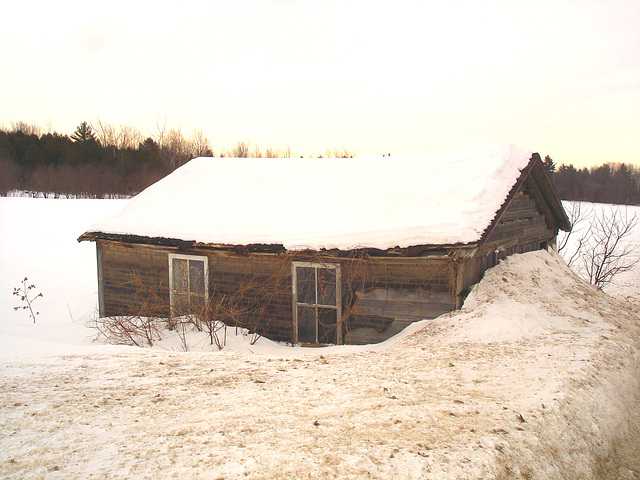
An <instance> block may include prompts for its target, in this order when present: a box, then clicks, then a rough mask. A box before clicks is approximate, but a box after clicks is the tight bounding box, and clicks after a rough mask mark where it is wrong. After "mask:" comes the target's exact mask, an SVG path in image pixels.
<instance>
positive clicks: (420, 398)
mask: <svg viewBox="0 0 640 480" xmlns="http://www.w3.org/2000/svg"><path fill="white" fill-rule="evenodd" d="M7 200H10V201H18V200H23V201H24V202H28V203H25V204H20V203H19V202H18V203H17V204H16V203H10V204H8V203H6V202H7ZM31 202H34V200H32V199H14V200H12V199H0V215H2V220H3V227H4V226H5V225H8V226H9V227H8V230H9V231H11V232H13V233H14V234H15V235H13V234H7V233H5V232H6V230H5V229H3V230H2V231H1V232H0V234H1V235H3V236H2V237H1V238H2V242H3V243H2V245H3V247H4V246H5V245H8V246H10V247H11V248H10V249H7V248H2V249H1V250H0V266H2V267H3V270H2V277H1V278H0V282H1V283H2V285H1V289H0V290H2V294H3V295H4V294H6V291H7V290H8V291H10V290H11V286H12V284H13V281H11V280H7V278H9V277H7V276H5V275H11V276H16V278H18V280H19V278H20V276H21V275H22V274H23V273H22V272H23V271H24V270H25V266H27V267H28V269H26V270H28V272H27V273H28V275H29V276H30V277H33V278H34V279H36V280H35V281H36V283H37V284H38V285H39V286H40V285H46V286H47V288H44V287H43V291H44V293H45V297H44V298H43V299H42V302H43V303H42V304H41V317H40V318H39V322H40V323H38V324H35V325H34V324H32V323H30V322H29V319H28V318H25V317H24V316H22V314H21V312H14V311H13V309H12V308H11V304H12V300H11V299H10V301H9V302H7V301H5V300H6V299H5V297H3V296H0V432H2V435H0V477H2V478H11V479H13V478H15V479H18V478H20V479H36V478H37V479H41V478H46V479H81V478H113V479H118V478H123V479H124V478H154V479H164V478H176V477H186V478H191V479H211V478H226V479H237V478H327V479H328V478H397V479H415V478H426V479H454V478H484V479H491V478H530V479H548V478H558V479H563V478H564V479H573V478H581V479H595V478H638V476H640V446H639V442H638V439H639V438H640V412H639V409H638V405H640V385H639V383H638V371H640V353H639V351H640V348H639V347H640V345H639V342H640V340H639V339H640V318H639V316H638V312H637V311H634V310H633V308H631V307H630V306H629V304H628V303H625V302H623V301H621V300H617V299H614V298H612V297H610V296H609V295H607V294H605V293H603V292H601V291H598V290H595V289H593V288H592V287H591V286H590V285H587V284H585V283H584V282H582V281H581V280H580V279H579V278H577V277H576V276H575V275H574V274H573V273H572V272H571V271H570V270H568V269H567V268H566V266H564V265H563V263H562V261H561V260H560V259H559V258H558V257H557V256H554V255H551V254H548V253H545V252H532V253H528V254H524V255H517V256H513V257H510V258H509V259H508V260H506V261H503V262H501V263H500V264H499V265H498V266H497V267H495V268H494V269H491V270H490V271H488V272H487V274H486V275H485V278H484V279H483V280H482V282H480V283H479V284H478V285H477V286H476V287H475V288H474V289H473V291H472V292H471V294H470V296H469V298H468V299H467V302H466V304H465V307H464V309H463V310H462V311H460V312H455V313H452V314H449V315H446V316H443V317H440V318H438V319H436V320H433V321H425V322H423V323H421V324H418V325H415V326H413V327H412V329H413V330H412V331H405V332H403V334H401V335H400V336H398V337H394V338H393V339H390V340H389V341H387V342H385V344H381V345H376V346H362V347H358V348H355V347H332V348H330V349H305V350H303V349H300V348H297V349H296V348H288V347H283V346H280V345H275V344H272V343H263V344H261V343H260V342H258V343H257V344H256V345H253V346H250V348H251V350H248V349H245V347H246V345H245V346H242V345H239V344H234V345H231V348H230V349H229V350H228V351H222V352H219V353H215V354H213V353H202V352H194V351H191V352H186V353H185V352H180V351H179V349H178V348H177V346H175V345H174V346H170V345H165V348H166V349H165V350H156V349H139V348H135V347H114V346H105V345H100V344H90V343H88V342H87V335H86V334H85V333H83V330H82V328H84V327H82V325H78V324H79V323H80V322H79V319H78V317H77V316H75V315H74V317H75V320H76V322H75V323H73V322H71V319H70V317H69V315H68V312H65V311H64V309H62V311H61V310H60V309H59V304H60V298H54V297H55V296H56V295H62V300H63V303H67V301H68V300H69V299H70V300H71V302H70V304H71V305H72V306H73V305H76V303H75V302H76V301H77V302H79V303H77V305H81V304H92V302H94V301H95V300H94V299H95V295H94V291H95V278H94V279H93V280H92V283H90V284H88V285H87V286H86V287H85V288H82V289H77V290H74V291H73V292H71V291H70V290H67V289H61V291H58V292H57V293H55V292H54V294H48V293H49V288H53V287H55V286H56V283H65V282H66V283H72V282H73V278H76V279H81V278H84V276H87V277H88V276H89V273H87V272H91V275H95V271H94V269H95V258H94V256H93V255H94V254H93V252H91V255H87V256H86V258H84V260H82V258H83V257H82V256H81V255H80V256H79V257H78V258H79V259H80V260H78V262H79V263H78V265H77V268H73V269H71V268H69V269H66V270H65V269H63V268H62V266H63V265H64V259H67V260H68V259H69V258H75V257H74V254H73V251H74V249H75V248H76V247H77V246H78V245H77V243H75V240H74V237H75V236H76V235H77V231H78V228H81V226H80V227H78V225H77V223H82V221H84V219H85V218H86V217H85V215H86V214H88V213H89V210H96V209H98V208H105V209H107V206H106V205H105V206H100V201H96V202H97V203H87V204H83V205H82V206H80V205H72V204H70V203H69V202H75V201H61V200H47V201H46V202H51V204H46V203H41V202H40V201H35V203H31ZM80 202H83V201H80ZM106 203H107V204H108V205H112V204H111V203H110V202H109V201H106ZM7 205H10V208H9V210H10V211H11V212H13V213H11V214H8V213H7V209H6V208H5V207H6V206H7ZM57 209H59V210H62V211H67V212H72V213H71V214H69V213H67V214H66V215H65V214H64V213H63V212H62V211H56V210H57ZM85 210H86V211H85ZM20 212H21V213H22V214H19V213H20ZM65 218H66V220H65ZM56 219H57V220H56ZM5 221H6V222H8V223H5ZM34 222H35V223H37V222H42V225H43V227H47V229H43V230H42V231H41V232H40V233H42V232H50V231H52V230H51V227H52V226H53V225H56V224H57V225H63V224H64V225H66V226H65V227H64V228H63V229H61V230H60V231H59V232H57V233H56V234H52V235H46V236H45V235H42V234H38V231H37V229H36V228H35V227H33V230H31V228H32V227H31V226H30V224H31V223H34ZM67 229H68V231H66V230H67ZM67 238H68V239H69V241H67V240H65V239H67ZM85 245H86V246H89V247H92V245H90V244H82V246H85ZM12 257H18V258H24V259H27V260H28V262H27V263H24V262H13V260H12ZM31 257H33V258H31ZM49 262H51V265H53V266H55V267H56V268H53V269H50V266H49ZM4 268H9V270H4ZM12 269H15V270H17V271H13V270H12ZM636 288H638V284H636ZM636 291H637V290H636ZM9 296H10V293H9ZM80 297H83V298H80ZM74 299H76V300H74ZM65 306H66V305H65ZM58 312H59V313H58ZM84 332H87V333H88V331H86V330H85V331H84ZM236 340H238V341H244V340H243V339H242V336H240V337H239V338H237V339H236ZM234 342H235V340H234ZM247 344H248V342H247ZM173 347H176V348H174V350H173V351H172V350H171V349H172V348H173ZM242 349H245V350H244V352H246V353H243V352H239V351H233V350H242ZM249 352H253V353H249ZM303 352H305V353H304V354H303ZM309 352H310V353H309Z"/></svg>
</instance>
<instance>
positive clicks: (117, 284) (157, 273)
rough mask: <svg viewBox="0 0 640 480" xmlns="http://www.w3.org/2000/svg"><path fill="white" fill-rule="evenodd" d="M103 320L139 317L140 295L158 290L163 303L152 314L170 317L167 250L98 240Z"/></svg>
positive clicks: (101, 313) (159, 303)
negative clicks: (147, 289)
mask: <svg viewBox="0 0 640 480" xmlns="http://www.w3.org/2000/svg"><path fill="white" fill-rule="evenodd" d="M96 244H97V248H98V261H99V262H100V263H99V266H98V271H99V272H100V275H99V278H98V282H99V290H100V294H101V299H100V300H101V301H100V306H101V311H100V315H101V316H115V315H136V314H139V313H140V310H141V305H140V301H141V299H140V292H141V290H144V289H146V288H149V289H155V291H156V292H157V294H158V295H159V296H160V297H161V298H162V299H164V300H166V301H165V302H164V305H162V302H157V303H158V305H156V307H157V308H155V309H154V311H153V313H154V314H157V315H162V316H168V315H169V310H168V308H169V289H168V281H169V274H168V260H167V255H168V251H169V250H168V249H166V248H162V247H155V246H150V245H144V246H142V245H128V244H123V243H117V242H108V241H102V240H98V241H97V242H96Z"/></svg>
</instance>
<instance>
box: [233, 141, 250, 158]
mask: <svg viewBox="0 0 640 480" xmlns="http://www.w3.org/2000/svg"><path fill="white" fill-rule="evenodd" d="M229 155H230V156H232V157H235V158H248V157H250V156H251V145H250V144H249V142H244V141H238V144H237V145H236V146H235V147H234V148H232V149H231V151H230V152H229Z"/></svg>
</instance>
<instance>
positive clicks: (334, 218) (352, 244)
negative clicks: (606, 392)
mask: <svg viewBox="0 0 640 480" xmlns="http://www.w3.org/2000/svg"><path fill="white" fill-rule="evenodd" d="M559 229H562V230H567V231H568V230H569V229H570V224H569V220H568V219H567V216H566V213H565V211H564V209H563V207H562V204H561V202H560V200H559V198H558V196H557V194H556V192H555V191H554V189H553V186H552V183H551V181H550V179H549V176H548V175H547V172H546V170H545V168H544V166H543V164H542V162H541V160H540V156H539V155H538V154H537V153H531V152H527V151H525V150H522V149H520V148H518V147H516V146H514V145H510V144H505V145H492V146H488V147H483V148H479V149H472V150H466V151H462V152H453V153H447V154H439V155H426V156H409V157H379V158H353V159H292V158H286V159H248V158H239V159H230V158H198V159H194V160H192V161H190V162H189V163H187V164H185V165H184V166H182V167H180V168H179V169H177V170H176V171H174V172H173V173H172V174H170V175H169V176H167V177H165V178H164V179H162V180H160V181H159V182H157V183H156V184H154V185H152V186H151V187H149V188H148V189H146V190H145V191H143V192H141V193H140V194H139V195H137V196H136V197H134V198H133V199H132V200H131V201H130V202H129V203H128V204H127V205H126V206H125V207H123V208H122V209H121V210H120V211H118V212H115V213H114V214H113V215H111V216H109V217H108V218H106V219H104V220H102V221H100V222H99V223H97V224H95V225H94V226H92V227H91V228H90V229H89V230H88V231H87V232H86V233H84V234H83V235H81V236H80V238H79V239H78V240H79V241H83V240H90V241H95V242H96V246H97V259H98V290H99V310H100V315H101V316H118V315H135V314H140V313H141V312H143V311H144V312H146V313H147V314H148V311H149V309H151V310H153V314H154V315H163V316H166V317H172V316H173V317H176V316H179V315H183V314H187V313H194V312H198V314H201V315H202V314H203V315H212V316H215V317H216V318H218V319H221V320H223V321H225V322H226V323H231V324H237V325H241V326H244V327H247V328H249V329H250V330H252V331H254V332H256V333H258V334H260V335H264V336H266V337H268V338H270V339H273V340H279V341H283V342H290V343H293V344H297V343H299V344H310V345H311V344H342V343H354V344H358V343H372V342H379V341H382V340H384V339H387V338H389V337H391V336H392V335H394V334H396V333H398V332H399V331H401V330H402V329H403V328H405V327H406V326H407V325H408V324H410V323H412V322H415V321H417V320H422V319H430V318H435V317H437V316H439V315H441V314H443V313H446V312H450V311H452V310H454V309H456V308H460V307H461V305H462V303H463V301H464V299H465V297H466V295H467V294H468V292H469V289H470V288H471V287H472V286H473V284H475V283H476V282H478V281H479V280H480V279H481V278H482V276H483V274H484V272H485V270H486V269H488V268H490V267H492V266H493V265H495V264H496V262H498V261H499V260H500V259H502V258H505V257H506V256H508V255H510V254H513V253H522V252H527V251H531V250H537V249H544V248H550V247H551V248H552V247H554V246H555V239H556V235H557V233H558V230H559ZM152 300H153V301H152ZM143 307H144V308H146V310H144V308H143Z"/></svg>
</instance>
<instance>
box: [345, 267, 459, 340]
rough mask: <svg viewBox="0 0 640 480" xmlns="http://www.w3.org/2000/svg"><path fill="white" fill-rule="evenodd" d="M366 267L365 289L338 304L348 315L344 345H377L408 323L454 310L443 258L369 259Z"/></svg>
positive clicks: (451, 277) (452, 278)
mask: <svg viewBox="0 0 640 480" xmlns="http://www.w3.org/2000/svg"><path fill="white" fill-rule="evenodd" d="M367 266H368V271H367V273H366V277H367V282H366V284H367V285H366V286H365V287H364V288H361V289H358V291H356V292H355V296H352V297H351V298H349V296H345V298H344V299H343V302H344V304H345V305H346V308H345V313H349V316H348V318H347V320H346V325H345V332H344V338H345V343H353V344H365V343H377V342H381V341H383V340H386V339H387V338H390V337H391V336H393V335H395V334H396V333H398V332H400V331H401V330H403V329H404V328H405V327H406V326H407V325H409V324H410V323H413V322H415V321H419V320H423V319H429V318H435V317H438V316H440V315H442V314H444V313H447V312H450V311H452V310H453V309H455V297H454V293H455V270H454V268H453V265H452V263H451V261H450V259H448V258H445V257H435V256H434V257H418V258H410V259H409V258H403V259H395V258H375V259H369V260H368V265H367ZM345 271H347V272H348V271H349V269H348V268H345ZM344 276H345V277H346V278H345V279H344V282H346V283H348V281H349V279H348V274H347V275H344ZM348 289H349V285H348V284H347V285H344V286H343V291H348Z"/></svg>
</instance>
